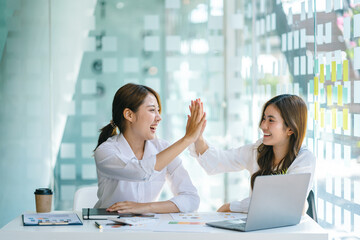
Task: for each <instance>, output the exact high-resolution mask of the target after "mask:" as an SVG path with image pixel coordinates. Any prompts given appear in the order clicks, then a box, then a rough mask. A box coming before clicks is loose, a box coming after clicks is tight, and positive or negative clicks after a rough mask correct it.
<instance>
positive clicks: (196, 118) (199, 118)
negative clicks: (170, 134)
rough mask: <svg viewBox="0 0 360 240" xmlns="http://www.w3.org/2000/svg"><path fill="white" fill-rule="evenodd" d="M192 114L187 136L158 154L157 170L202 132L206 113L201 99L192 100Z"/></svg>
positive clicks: (187, 125) (188, 122) (188, 123)
mask: <svg viewBox="0 0 360 240" xmlns="http://www.w3.org/2000/svg"><path fill="white" fill-rule="evenodd" d="M190 114H191V116H188V121H187V124H186V133H185V136H184V137H183V138H181V139H180V140H179V141H177V142H175V143H174V144H173V145H171V146H170V147H168V148H166V149H165V150H163V151H162V152H160V153H158V154H157V155H156V164H155V167H154V169H155V170H156V171H161V170H162V169H163V168H164V167H166V166H167V165H168V164H169V163H170V162H171V161H172V160H174V159H175V157H176V156H178V155H179V154H180V153H181V152H182V151H184V150H185V149H186V148H187V147H188V146H189V145H190V144H192V143H193V142H195V141H196V139H198V137H199V135H200V134H201V131H202V129H203V128H204V125H205V124H206V114H205V113H204V112H203V109H202V104H201V102H200V100H199V99H197V100H195V101H191V106H190Z"/></svg>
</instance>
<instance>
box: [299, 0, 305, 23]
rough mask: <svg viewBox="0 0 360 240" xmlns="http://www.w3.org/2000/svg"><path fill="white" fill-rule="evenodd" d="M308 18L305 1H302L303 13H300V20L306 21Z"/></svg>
mask: <svg viewBox="0 0 360 240" xmlns="http://www.w3.org/2000/svg"><path fill="white" fill-rule="evenodd" d="M305 19H306V15H305V2H302V3H301V15H300V21H304V20H305Z"/></svg>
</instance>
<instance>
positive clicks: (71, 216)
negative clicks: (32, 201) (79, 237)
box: [22, 213, 83, 226]
mask: <svg viewBox="0 0 360 240" xmlns="http://www.w3.org/2000/svg"><path fill="white" fill-rule="evenodd" d="M22 220H23V225H24V226H64V225H83V223H82V221H81V220H80V218H79V216H78V215H77V214H76V213H64V214H63V213H32V214H23V215H22Z"/></svg>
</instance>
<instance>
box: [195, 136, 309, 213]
mask: <svg viewBox="0 0 360 240" xmlns="http://www.w3.org/2000/svg"><path fill="white" fill-rule="evenodd" d="M261 143H262V139H260V140H258V141H257V142H256V143H254V144H249V145H245V146H242V147H239V148H234V149H229V150H220V149H217V148H215V147H214V146H211V145H209V148H208V149H207V150H206V151H205V152H204V153H203V154H202V155H200V154H199V155H197V154H196V151H195V146H194V144H192V145H191V146H190V147H189V150H190V154H191V155H192V156H194V157H196V158H197V160H198V162H199V163H200V165H201V166H202V167H203V168H204V169H205V171H206V172H207V173H208V174H210V175H212V174H217V173H224V172H235V171H239V170H243V169H246V170H248V171H249V172H250V176H252V174H254V173H255V172H257V171H258V170H259V165H258V163H257V154H258V152H257V149H258V147H259V146H260V144H261ZM315 164H316V159H315V156H314V155H313V154H312V152H310V151H309V150H308V149H307V148H306V147H305V146H302V147H301V148H300V151H299V153H298V155H297V157H296V158H295V160H294V161H293V163H292V164H291V165H290V167H289V168H288V170H287V174H294V173H311V177H310V183H309V188H308V193H309V191H310V189H311V188H312V185H313V180H314V172H315ZM250 194H251V192H250ZM249 203H250V197H248V198H245V199H243V200H242V201H233V202H231V203H230V210H231V211H233V212H245V213H246V212H247V211H248V207H249ZM306 209H307V206H306Z"/></svg>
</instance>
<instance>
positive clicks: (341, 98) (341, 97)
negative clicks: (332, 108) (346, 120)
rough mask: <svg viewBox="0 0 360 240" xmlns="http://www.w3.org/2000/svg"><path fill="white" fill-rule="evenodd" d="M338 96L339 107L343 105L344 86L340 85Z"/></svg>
mask: <svg viewBox="0 0 360 240" xmlns="http://www.w3.org/2000/svg"><path fill="white" fill-rule="evenodd" d="M337 94H338V102H337V104H338V105H339V106H342V105H343V86H342V85H338V91H337Z"/></svg>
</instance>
